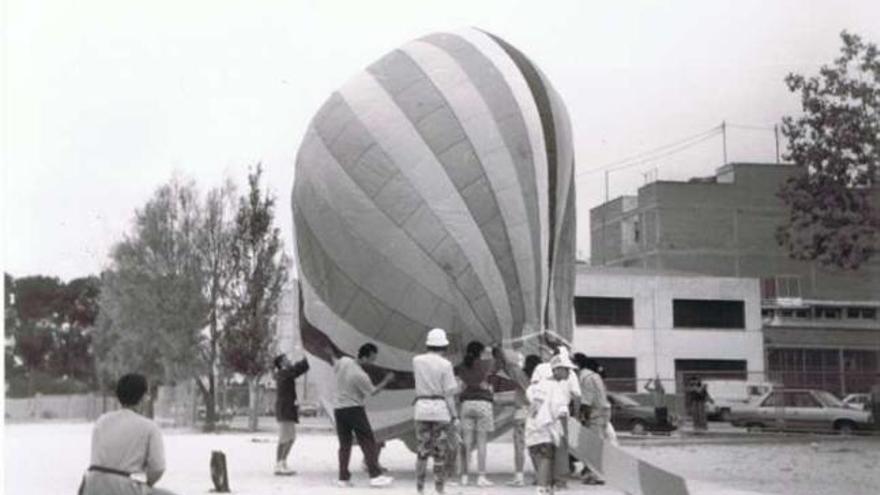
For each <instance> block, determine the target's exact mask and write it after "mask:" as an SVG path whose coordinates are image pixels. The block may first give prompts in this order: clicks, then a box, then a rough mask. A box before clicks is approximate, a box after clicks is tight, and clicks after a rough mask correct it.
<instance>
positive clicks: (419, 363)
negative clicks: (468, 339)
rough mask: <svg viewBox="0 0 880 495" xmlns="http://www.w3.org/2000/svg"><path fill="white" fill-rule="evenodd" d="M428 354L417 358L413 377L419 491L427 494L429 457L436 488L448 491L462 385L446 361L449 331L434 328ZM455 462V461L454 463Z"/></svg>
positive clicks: (428, 339) (429, 338)
mask: <svg viewBox="0 0 880 495" xmlns="http://www.w3.org/2000/svg"><path fill="white" fill-rule="evenodd" d="M425 347H427V352H425V353H424V354H419V355H417V356H415V357H414V358H413V360H412V363H413V378H414V380H415V391H416V398H415V403H414V406H413V419H414V420H415V428H416V440H417V442H418V447H417V449H416V491H417V492H418V493H420V494H421V493H424V491H425V478H426V476H427V471H428V458H429V457H433V458H434V489H435V490H436V492H437V493H438V494H442V493H443V492H444V490H445V482H446V471H447V470H446V462H447V454H448V453H449V435H450V434H454V432H453V431H452V429H453V428H455V427H456V424H457V423H458V413H457V411H456V407H455V393H456V391H457V389H458V383H457V382H456V381H455V372H454V371H453V370H452V363H450V362H449V360H448V359H446V356H445V354H446V350H447V349H448V348H449V340H448V339H447V337H446V331H445V330H443V329H442V328H434V329H432V330H431V331H430V332H428V336H427V339H426V341H425ZM452 462H455V461H454V460H453V461H452Z"/></svg>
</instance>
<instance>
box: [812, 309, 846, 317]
mask: <svg viewBox="0 0 880 495" xmlns="http://www.w3.org/2000/svg"><path fill="white" fill-rule="evenodd" d="M813 310H814V311H815V314H816V318H825V319H827V320H839V319H840V318H841V317H842V316H843V308H835V307H833V306H816V307H815V308H814V309H813Z"/></svg>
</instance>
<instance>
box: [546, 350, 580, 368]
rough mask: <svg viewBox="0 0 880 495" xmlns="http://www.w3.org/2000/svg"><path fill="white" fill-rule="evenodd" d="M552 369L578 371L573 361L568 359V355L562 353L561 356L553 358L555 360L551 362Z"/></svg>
mask: <svg viewBox="0 0 880 495" xmlns="http://www.w3.org/2000/svg"><path fill="white" fill-rule="evenodd" d="M550 368H552V369H556V368H569V369H573V370H576V369H577V366H575V365H574V364H573V363H572V362H571V359H569V358H568V353H562V352H560V353H559V354H557V355H555V356H553V359H551V360H550Z"/></svg>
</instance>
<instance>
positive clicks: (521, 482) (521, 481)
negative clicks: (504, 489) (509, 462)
mask: <svg viewBox="0 0 880 495" xmlns="http://www.w3.org/2000/svg"><path fill="white" fill-rule="evenodd" d="M507 486H526V480H525V477H523V474H522V473H516V474H515V475H514V476H513V479H512V480H510V481H508V482H507Z"/></svg>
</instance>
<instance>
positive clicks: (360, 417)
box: [325, 343, 394, 488]
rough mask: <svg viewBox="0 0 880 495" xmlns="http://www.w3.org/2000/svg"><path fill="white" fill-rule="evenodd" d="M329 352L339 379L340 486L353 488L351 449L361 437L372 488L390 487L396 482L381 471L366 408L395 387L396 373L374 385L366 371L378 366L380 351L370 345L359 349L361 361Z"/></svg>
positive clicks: (335, 414) (337, 414)
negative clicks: (388, 388)
mask: <svg viewBox="0 0 880 495" xmlns="http://www.w3.org/2000/svg"><path fill="white" fill-rule="evenodd" d="M325 352H326V354H327V355H328V356H329V357H330V360H331V361H332V363H333V372H334V374H335V375H336V408H335V409H334V410H333V418H334V423H335V424H336V436H337V437H338V438H339V453H338V455H339V459H338V460H339V479H338V480H337V482H336V484H337V486H339V487H343V488H345V487H351V486H353V485H352V482H351V471H349V469H348V464H349V461H350V460H351V447H352V445H353V443H354V439H355V437H357V442H358V446H360V448H361V451H362V452H363V454H364V461H365V462H366V464H367V471H368V472H369V474H370V486H371V487H373V488H380V487H385V486H388V485H390V484H391V483H392V482H393V481H394V478H392V477H390V476H385V475H383V474H382V469H381V468H380V467H379V449H378V446H377V445H376V438H375V437H374V436H373V428H372V426H370V420H369V418H367V411H366V409H365V404H366V400H367V397H370V396H373V395H376V394H378V393H379V392H381V391H382V390H383V389H384V388H385V387H386V386H388V384H389V383H391V380H393V379H394V373H393V372H390V371H389V372H388V373H387V374H386V375H385V378H384V379H382V381H380V382H379V383H378V384H376V385H373V382H372V381H371V380H370V376H369V375H368V374H367V372H366V371H364V368H363V367H364V366H366V365H370V364H372V363H374V362H375V361H376V355H377V354H378V353H379V349H378V348H377V347H376V345H375V344H372V343H366V344H364V345H362V346H361V347H360V349H358V355H357V360H355V359H354V358H352V357H349V356H337V354H336V352H335V351H334V350H333V349H328V350H326V351H325Z"/></svg>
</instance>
